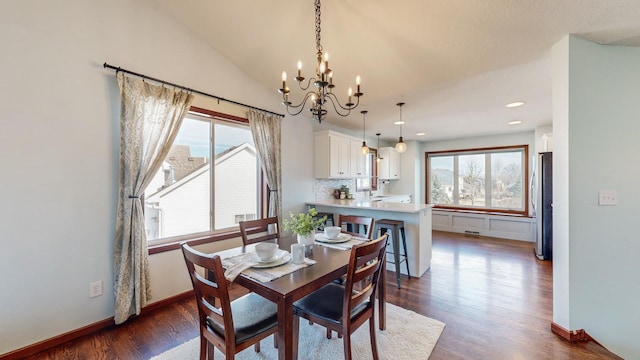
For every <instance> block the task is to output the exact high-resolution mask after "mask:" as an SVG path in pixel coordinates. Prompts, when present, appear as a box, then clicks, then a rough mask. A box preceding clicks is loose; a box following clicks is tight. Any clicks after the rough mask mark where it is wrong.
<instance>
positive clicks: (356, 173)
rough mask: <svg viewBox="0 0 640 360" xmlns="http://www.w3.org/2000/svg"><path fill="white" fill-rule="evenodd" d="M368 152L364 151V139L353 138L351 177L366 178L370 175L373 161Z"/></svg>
mask: <svg viewBox="0 0 640 360" xmlns="http://www.w3.org/2000/svg"><path fill="white" fill-rule="evenodd" d="M368 158H369V156H368V154H363V153H362V140H351V177H354V178H365V177H369V176H370V174H369V173H370V171H369V169H370V168H371V163H370V162H369V161H367V159H368Z"/></svg>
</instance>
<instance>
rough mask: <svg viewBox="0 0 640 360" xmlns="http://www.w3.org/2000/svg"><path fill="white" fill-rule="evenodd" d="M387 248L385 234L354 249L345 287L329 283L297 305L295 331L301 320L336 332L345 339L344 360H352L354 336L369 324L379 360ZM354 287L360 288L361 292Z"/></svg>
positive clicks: (374, 357) (374, 354)
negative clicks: (379, 305)
mask: <svg viewBox="0 0 640 360" xmlns="http://www.w3.org/2000/svg"><path fill="white" fill-rule="evenodd" d="M386 247H387V234H384V235H382V236H381V237H379V238H377V239H376V240H373V241H368V242H365V243H362V244H360V245H356V246H354V247H353V248H351V256H350V258H349V265H348V269H347V280H346V282H345V284H344V285H339V284H337V283H335V282H332V283H329V284H328V285H325V286H324V287H322V288H320V289H318V290H316V291H315V292H313V293H311V294H309V295H307V296H305V297H304V298H302V299H300V300H298V301H297V302H295V303H294V313H295V315H296V316H295V317H294V319H293V327H294V328H293V331H296V332H297V331H299V329H300V318H301V317H302V318H305V319H307V320H309V321H312V322H314V323H316V324H319V325H322V326H324V327H326V328H327V330H328V331H336V332H337V333H338V336H339V337H342V341H343V344H344V358H345V360H351V334H352V333H353V332H354V331H356V330H357V329H358V328H359V327H360V326H361V325H362V324H364V323H365V322H366V321H367V320H368V321H369V336H370V339H371V340H370V342H371V351H372V353H373V359H374V360H377V359H378V347H377V345H376V325H375V304H376V291H377V288H378V286H379V284H378V283H379V280H380V272H381V271H384V266H385V255H386ZM355 284H359V287H358V289H356V288H355V287H354V285H355ZM382 286H384V284H383V285H382Z"/></svg>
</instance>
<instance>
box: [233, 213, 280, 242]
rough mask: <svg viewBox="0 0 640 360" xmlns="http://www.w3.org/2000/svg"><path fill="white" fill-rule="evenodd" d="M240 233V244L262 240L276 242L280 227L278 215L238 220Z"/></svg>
mask: <svg viewBox="0 0 640 360" xmlns="http://www.w3.org/2000/svg"><path fill="white" fill-rule="evenodd" d="M239 225H240V234H241V235H242V244H244V245H249V244H254V243H257V242H262V241H272V240H275V242H276V243H277V242H278V239H279V238H280V227H279V225H278V217H277V216H274V217H270V218H265V219H257V220H248V221H240V223H239Z"/></svg>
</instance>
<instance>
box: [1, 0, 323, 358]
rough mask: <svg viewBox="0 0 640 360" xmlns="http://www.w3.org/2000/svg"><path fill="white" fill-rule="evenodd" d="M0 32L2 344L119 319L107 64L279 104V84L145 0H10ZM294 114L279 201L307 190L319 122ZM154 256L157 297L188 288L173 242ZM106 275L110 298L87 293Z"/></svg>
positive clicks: (290, 204)
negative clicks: (242, 66)
mask: <svg viewBox="0 0 640 360" xmlns="http://www.w3.org/2000/svg"><path fill="white" fill-rule="evenodd" d="M0 43H2V44H3V56H1V57H0V68H2V69H5V71H3V79H2V81H1V82H0V84H1V85H0V104H1V106H0V108H2V110H3V115H2V128H1V130H0V152H1V153H2V154H3V160H2V163H1V164H2V169H3V176H2V179H3V180H2V186H0V198H1V199H2V200H3V206H2V207H0V239H2V240H3V241H2V245H3V248H2V250H1V251H0V273H2V274H3V275H2V276H1V277H0V319H2V325H1V326H0V354H4V353H7V352H10V351H13V350H16V349H19V348H22V347H24V346H27V345H30V344H34V343H36V342H39V341H42V340H45V339H49V338H52V337H54V336H57V335H59V334H63V333H66V332H69V331H73V330H76V329H79V328H82V327H84V326H87V325H90V324H93V323H96V322H99V321H102V320H104V319H108V318H110V317H112V316H113V313H114V305H113V303H114V295H113V286H112V281H113V276H112V265H113V261H112V256H113V242H114V236H115V230H114V228H115V212H116V203H117V200H116V194H117V179H118V157H119V111H120V110H119V109H120V107H119V92H118V89H117V85H116V80H115V76H114V74H115V73H114V72H113V71H111V70H106V69H103V66H102V64H103V63H104V62H108V63H109V64H112V65H116V66H121V67H123V68H126V69H129V70H132V71H136V72H140V73H144V74H147V75H150V76H153V77H157V78H161V79H164V80H167V81H171V82H174V83H177V84H182V85H185V86H188V87H191V88H194V89H197V90H200V91H204V92H208V93H212V94H216V95H218V96H221V97H224V98H228V99H233V100H236V101H240V102H243V103H247V104H251V105H254V106H257V107H261V108H266V109H269V110H272V111H276V112H282V109H281V107H280V100H279V98H278V94H277V92H275V91H274V90H273V89H270V88H266V87H264V86H262V85H260V84H258V83H257V82H256V81H254V80H252V79H251V78H250V77H249V76H247V75H246V74H244V73H242V72H241V71H240V70H239V69H238V68H237V67H236V66H235V65H234V64H232V63H231V62H230V61H229V60H228V59H226V58H225V57H223V56H221V55H220V54H219V53H218V52H216V50H215V49H213V48H211V47H210V46H209V45H207V44H205V43H204V42H203V41H202V40H201V39H199V38H197V37H195V36H194V35H193V33H192V32H190V31H189V30H188V29H187V28H186V27H185V26H184V25H183V24H181V23H179V22H178V21H176V20H174V19H173V18H171V17H169V16H168V15H166V14H165V13H163V12H162V11H161V10H159V9H158V7H157V6H156V5H155V4H154V2H153V1H151V0H135V1H133V0H114V1H110V2H109V3H108V4H107V3H104V2H96V1H84V0H59V1H37V0H25V1H10V2H3V5H2V11H1V12H0ZM274 86H276V85H274ZM212 106H214V108H213V109H212V110H217V109H216V108H215V103H214V104H213V105H212ZM299 121H300V120H299V118H298V119H296V122H295V123H294V122H293V120H292V119H289V118H285V119H284V120H283V131H282V132H283V140H282V148H283V154H282V158H283V179H284V181H283V207H284V209H285V211H289V210H291V209H295V208H297V205H296V204H302V203H304V201H306V200H312V199H313V193H312V189H313V182H312V177H313V176H312V173H311V171H312V170H311V168H312V164H310V163H309V161H308V159H312V157H311V155H310V154H311V151H312V149H311V147H312V143H313V141H312V139H313V137H312V135H311V134H312V132H313V130H312V125H311V124H305V123H304V121H302V122H299ZM301 124H302V125H301ZM291 149H296V150H295V151H292V150H291ZM150 263H151V268H152V279H151V281H152V292H153V294H154V296H155V297H154V299H152V301H157V300H159V299H160V298H162V297H168V296H170V295H175V294H176V293H179V292H180V291H181V289H183V288H184V282H183V280H184V279H186V277H184V278H182V276H180V275H176V276H173V275H172V276H166V275H167V274H180V273H181V272H182V271H183V270H184V262H183V260H182V259H181V257H180V256H179V252H172V253H167V254H158V255H152V256H151V260H150ZM181 279H182V280H181ZM98 280H102V281H103V284H104V291H103V295H102V296H99V297H95V298H92V299H90V298H89V283H90V282H93V281H98Z"/></svg>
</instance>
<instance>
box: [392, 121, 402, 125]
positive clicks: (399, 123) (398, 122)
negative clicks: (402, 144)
mask: <svg viewBox="0 0 640 360" xmlns="http://www.w3.org/2000/svg"><path fill="white" fill-rule="evenodd" d="M393 125H404V121H396V122H394V123H393Z"/></svg>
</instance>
